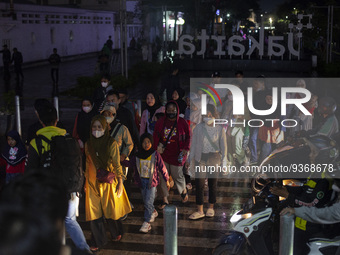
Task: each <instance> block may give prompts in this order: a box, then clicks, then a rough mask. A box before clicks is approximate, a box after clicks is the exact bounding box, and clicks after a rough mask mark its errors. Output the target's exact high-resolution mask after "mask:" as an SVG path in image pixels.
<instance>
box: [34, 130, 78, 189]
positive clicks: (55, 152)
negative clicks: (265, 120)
mask: <svg viewBox="0 0 340 255" xmlns="http://www.w3.org/2000/svg"><path fill="white" fill-rule="evenodd" d="M42 140H43V141H45V142H46V143H47V144H48V145H49V147H50V150H47V151H45V152H44V153H42ZM36 144H37V149H38V153H39V156H40V167H42V168H44V169H49V171H50V173H51V174H52V176H53V177H55V178H56V179H57V180H59V181H60V182H61V183H62V184H63V185H64V187H65V188H66V189H67V191H68V192H69V193H72V192H80V191H81V189H82V187H83V184H84V172H83V166H82V165H83V163H82V162H83V161H82V152H81V149H80V146H79V143H78V141H77V140H76V139H74V138H73V137H72V136H71V135H70V134H66V135H65V136H54V137H52V139H51V140H49V139H47V138H46V137H45V136H43V135H38V137H37V138H36Z"/></svg>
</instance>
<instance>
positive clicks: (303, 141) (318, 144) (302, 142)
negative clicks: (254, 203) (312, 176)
mask: <svg viewBox="0 0 340 255" xmlns="http://www.w3.org/2000/svg"><path fill="white" fill-rule="evenodd" d="M337 140H338V139H337ZM337 140H335V139H332V138H329V137H327V136H323V135H317V136H313V137H308V138H296V137H293V138H292V139H291V140H290V141H289V142H287V143H285V144H283V145H281V146H279V147H278V148H277V149H276V150H274V151H273V152H272V153H271V154H270V155H269V156H268V157H266V158H265V159H264V160H263V161H262V162H261V164H260V166H259V172H261V171H262V169H263V167H264V166H266V165H271V166H280V165H282V166H296V167H298V166H308V165H310V164H319V165H320V164H321V165H322V164H325V165H330V164H333V169H338V168H339V165H340V163H339V162H340V157H339V155H340V154H339V147H338V141H337ZM290 174H291V176H289V177H290V178H287V175H286V176H285V175H283V174H282V172H281V173H277V172H274V173H268V172H267V173H265V174H263V173H260V174H257V175H256V176H254V178H252V180H251V188H252V192H254V193H255V194H256V193H258V192H259V191H260V190H261V189H262V187H263V185H264V184H265V183H266V181H265V180H266V179H267V178H275V179H283V180H284V181H283V184H284V185H286V184H287V183H291V185H302V184H303V183H301V181H300V179H305V178H307V177H308V176H306V172H304V171H295V172H294V173H292V172H291V173H290ZM330 174H332V173H330ZM335 174H338V172H335ZM293 175H294V179H292V178H291V177H292V176H293ZM331 177H333V178H335V177H337V176H335V175H334V176H331ZM338 178H339V177H338Z"/></svg>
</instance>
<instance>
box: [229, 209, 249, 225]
mask: <svg viewBox="0 0 340 255" xmlns="http://www.w3.org/2000/svg"><path fill="white" fill-rule="evenodd" d="M251 216H253V214H252V213H242V210H240V211H238V212H237V213H235V214H234V215H233V216H231V218H230V223H231V224H232V225H233V227H235V226H236V225H237V223H239V222H240V221H242V220H244V219H248V218H250V217H251Z"/></svg>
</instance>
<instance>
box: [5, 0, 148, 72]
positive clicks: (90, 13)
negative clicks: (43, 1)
mask: <svg viewBox="0 0 340 255" xmlns="http://www.w3.org/2000/svg"><path fill="white" fill-rule="evenodd" d="M132 2H134V1H132ZM129 8H130V9H132V8H133V7H131V6H130V7H129ZM0 10H1V11H2V17H0V31H1V33H0V44H1V45H4V44H7V45H8V47H9V49H10V50H11V51H12V49H13V48H14V47H16V48H17V49H18V51H20V52H21V53H22V54H23V57H24V62H33V61H39V60H44V59H47V58H48V57H49V55H50V54H52V49H53V48H57V49H58V53H59V54H60V56H62V57H63V56H73V55H79V54H86V53H92V52H99V51H100V50H101V49H102V47H103V45H104V43H105V42H106V41H107V39H108V37H109V35H111V36H112V41H113V48H119V47H120V21H119V12H118V11H113V10H112V11H103V10H86V9H79V8H65V7H56V6H45V5H24V4H15V5H14V10H13V13H12V14H11V12H10V6H9V4H8V3H0ZM13 14H14V15H13ZM133 22H135V23H133V24H128V25H127V27H128V28H127V36H128V42H129V41H130V40H131V39H132V37H133V36H137V37H138V35H139V34H140V31H141V30H142V24H141V22H138V21H133ZM135 38H136V37H135ZM0 65H2V61H0Z"/></svg>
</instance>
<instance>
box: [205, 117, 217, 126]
mask: <svg viewBox="0 0 340 255" xmlns="http://www.w3.org/2000/svg"><path fill="white" fill-rule="evenodd" d="M214 120H215V118H208V117H204V118H203V121H204V122H205V123H206V124H207V125H211V124H213V123H214Z"/></svg>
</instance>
